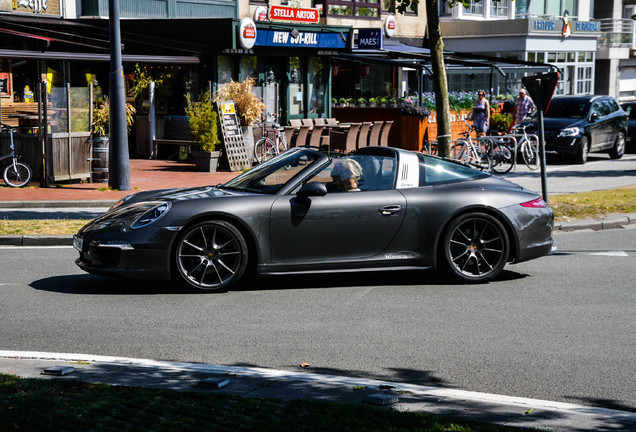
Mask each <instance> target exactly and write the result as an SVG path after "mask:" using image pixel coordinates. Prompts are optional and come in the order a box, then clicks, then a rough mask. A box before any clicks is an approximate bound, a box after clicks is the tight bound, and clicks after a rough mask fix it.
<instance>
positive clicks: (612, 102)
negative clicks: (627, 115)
mask: <svg viewBox="0 0 636 432" xmlns="http://www.w3.org/2000/svg"><path fill="white" fill-rule="evenodd" d="M607 106H608V108H609V113H610V114H612V113H615V112H616V111H618V109H619V108H620V107H619V106H618V102H616V101H615V100H614V99H608V100H607Z"/></svg>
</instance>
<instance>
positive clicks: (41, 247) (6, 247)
mask: <svg viewBox="0 0 636 432" xmlns="http://www.w3.org/2000/svg"><path fill="white" fill-rule="evenodd" d="M0 249H20V250H23V249H73V246H0Z"/></svg>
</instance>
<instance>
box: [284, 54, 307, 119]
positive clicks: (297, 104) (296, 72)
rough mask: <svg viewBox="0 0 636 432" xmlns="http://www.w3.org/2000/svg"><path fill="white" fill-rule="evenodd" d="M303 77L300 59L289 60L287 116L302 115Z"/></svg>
mask: <svg viewBox="0 0 636 432" xmlns="http://www.w3.org/2000/svg"><path fill="white" fill-rule="evenodd" d="M305 76H306V74H305V73H304V71H303V68H302V63H301V61H300V57H290V59H289V104H288V108H289V115H290V116H300V115H304V106H303V95H304V92H305Z"/></svg>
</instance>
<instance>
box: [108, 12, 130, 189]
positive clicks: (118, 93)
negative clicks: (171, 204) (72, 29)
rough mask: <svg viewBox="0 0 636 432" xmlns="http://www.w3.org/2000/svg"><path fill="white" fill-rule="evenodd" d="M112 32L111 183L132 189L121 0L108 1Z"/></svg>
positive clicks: (109, 177) (110, 81)
mask: <svg viewBox="0 0 636 432" xmlns="http://www.w3.org/2000/svg"><path fill="white" fill-rule="evenodd" d="M108 15H109V31H110V75H109V83H110V91H109V98H110V150H109V161H110V162H109V168H110V169H109V172H110V175H109V176H108V185H109V186H110V187H112V188H113V189H117V190H130V189H131V187H130V161H129V159H128V125H127V124H126V94H125V93H124V68H123V66H122V60H121V32H120V28H119V0H108Z"/></svg>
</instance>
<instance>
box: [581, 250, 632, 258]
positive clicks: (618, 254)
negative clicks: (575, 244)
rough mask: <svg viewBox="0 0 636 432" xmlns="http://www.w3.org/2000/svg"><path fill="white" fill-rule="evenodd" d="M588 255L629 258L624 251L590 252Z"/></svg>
mask: <svg viewBox="0 0 636 432" xmlns="http://www.w3.org/2000/svg"><path fill="white" fill-rule="evenodd" d="M588 255H594V256H611V257H626V256H629V255H628V254H627V252H624V251H605V252H590V253H588Z"/></svg>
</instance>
